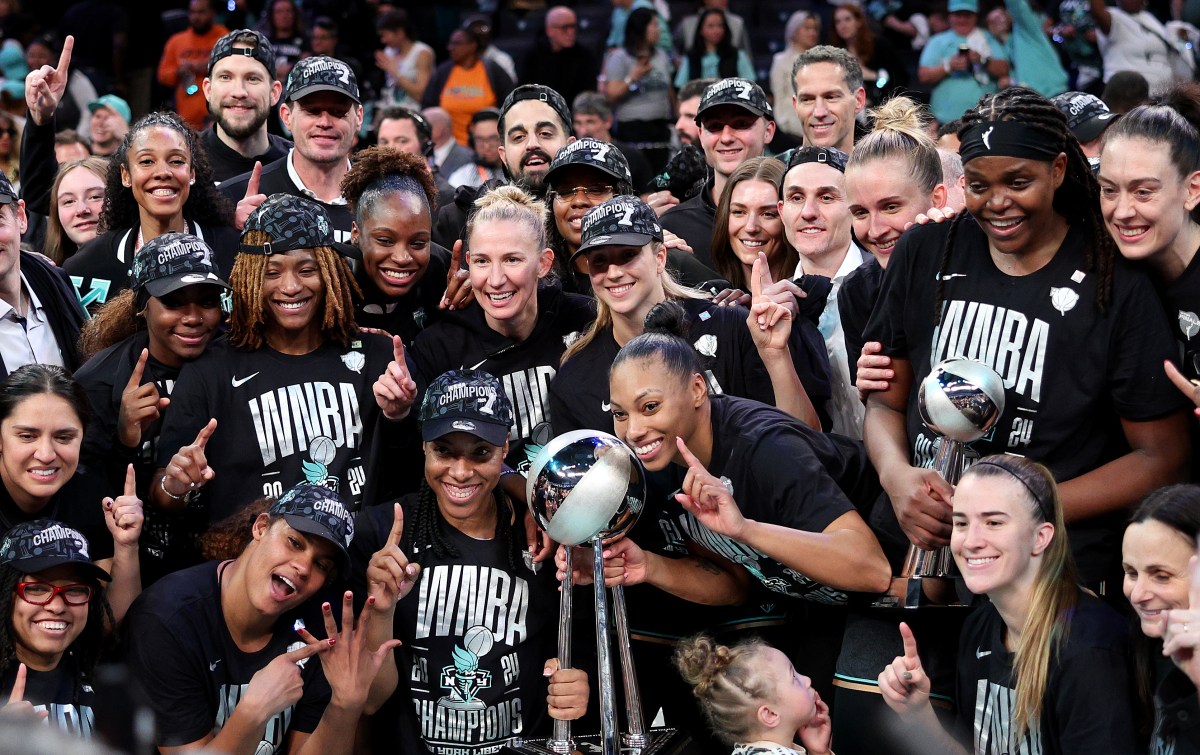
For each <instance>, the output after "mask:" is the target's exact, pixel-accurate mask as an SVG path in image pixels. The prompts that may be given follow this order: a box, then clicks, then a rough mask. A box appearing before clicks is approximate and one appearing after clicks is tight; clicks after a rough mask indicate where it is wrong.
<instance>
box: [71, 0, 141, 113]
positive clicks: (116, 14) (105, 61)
mask: <svg viewBox="0 0 1200 755" xmlns="http://www.w3.org/2000/svg"><path fill="white" fill-rule="evenodd" d="M59 31H60V32H62V36H63V38H64V39H65V38H66V37H67V36H74V37H75V50H74V52H73V53H72V61H73V63H72V66H73V67H74V69H75V70H77V71H79V72H81V73H82V74H83V75H84V76H87V77H88V80H90V81H91V82H92V86H94V87H95V88H96V92H97V93H99V94H107V93H109V92H116V93H118V94H120V93H122V91H123V90H124V88H125V52H126V45H127V43H128V31H129V17H128V16H127V15H126V13H125V8H124V7H123V6H122V4H121V3H119V2H117V0H80V2H78V3H75V4H74V5H72V6H71V7H70V8H68V9H67V11H66V12H65V13H63V18H62V23H61V24H60V25H59Z"/></svg>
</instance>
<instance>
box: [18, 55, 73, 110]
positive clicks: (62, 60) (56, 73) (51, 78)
mask: <svg viewBox="0 0 1200 755" xmlns="http://www.w3.org/2000/svg"><path fill="white" fill-rule="evenodd" d="M74 49H75V38H74V37H72V36H70V35H67V38H66V39H64V40H63V48H62V54H60V55H59V56H58V67H57V68H51V67H50V66H48V65H45V66H42V67H41V68H39V69H37V70H36V71H30V72H29V73H28V74H27V75H26V76H25V106H26V107H28V108H29V115H30V117H31V118H33V122H34V123H36V124H38V125H39V126H41V125H45V124H47V123H49V122H50V119H51V118H53V117H54V112H55V111H56V110H58V103H60V102H62V98H63V94H64V93H65V92H66V91H67V80H68V79H69V78H70V76H71V51H72V50H74Z"/></svg>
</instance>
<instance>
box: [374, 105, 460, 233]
mask: <svg viewBox="0 0 1200 755" xmlns="http://www.w3.org/2000/svg"><path fill="white" fill-rule="evenodd" d="M442 112H443V113H445V111H442ZM447 120H448V119H447ZM444 128H446V129H449V125H448V124H447V125H445V126H444ZM434 133H435V131H434V127H433V124H432V123H431V122H430V120H429V119H428V118H426V117H425V115H423V114H422V113H419V112H417V111H416V110H411V109H409V108H406V107H404V106H403V105H388V106H387V107H385V108H383V109H382V110H381V111H380V115H379V128H378V130H377V131H376V137H377V143H378V145H379V146H380V147H388V148H391V149H394V150H397V151H399V152H407V153H409V154H410V155H416V156H417V157H420V158H422V159H424V160H425V165H426V167H428V168H429V170H430V172H431V173H432V174H433V180H434V183H435V184H436V185H437V192H438V196H437V206H438V207H443V206H445V205H446V204H449V203H450V202H453V201H454V187H453V186H451V185H450V184H449V183H447V181H446V179H445V177H443V176H442V173H441V171H439V170H438V167H437V165H436V163H435V162H434V143H435V140H434ZM450 142H451V143H452V144H453V143H454V140H453V139H451V140H450ZM463 151H464V152H467V154H468V159H470V156H471V153H470V151H469V150H467V149H466V148H463ZM433 210H434V211H435V212H436V211H437V207H434V208H433Z"/></svg>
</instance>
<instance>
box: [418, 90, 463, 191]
mask: <svg viewBox="0 0 1200 755" xmlns="http://www.w3.org/2000/svg"><path fill="white" fill-rule="evenodd" d="M421 115H423V116H425V120H427V121H429V127H430V128H431V129H432V130H433V134H432V137H433V154H432V155H431V156H430V161H431V162H432V164H433V166H434V167H436V168H437V169H438V170H440V171H441V172H442V173H444V174H445V175H447V176H448V175H450V174H451V173H453V172H454V171H456V170H458V169H459V168H461V167H462V166H464V165H467V164H468V163H470V162H471V161H472V160H474V159H475V154H474V153H473V152H472V151H471V150H470V149H468V148H466V147H464V146H463V145H462V144H460V143H459V142H458V141H457V140H456V139H455V138H454V124H453V123H452V121H451V119H450V114H449V113H447V112H446V111H445V110H444V109H442V108H440V107H428V108H425V109H424V110H422V111H421ZM468 125H469V124H468ZM467 138H468V139H469V138H470V132H468V134H467Z"/></svg>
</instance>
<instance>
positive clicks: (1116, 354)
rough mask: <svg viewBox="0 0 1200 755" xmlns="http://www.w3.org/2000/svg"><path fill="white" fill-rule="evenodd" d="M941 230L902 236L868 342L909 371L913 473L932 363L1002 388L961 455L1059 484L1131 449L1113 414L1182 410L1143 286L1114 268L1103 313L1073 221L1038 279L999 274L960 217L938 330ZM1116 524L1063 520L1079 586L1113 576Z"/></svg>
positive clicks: (921, 459) (927, 455) (1167, 344)
mask: <svg viewBox="0 0 1200 755" xmlns="http://www.w3.org/2000/svg"><path fill="white" fill-rule="evenodd" d="M948 232H949V227H948V226H947V225H945V224H933V225H926V226H919V227H916V228H913V229H911V230H910V231H908V232H907V233H905V234H904V235H903V236H902V237H901V238H900V242H899V243H898V244H897V245H896V249H895V251H894V252H893V253H892V260H891V262H890V263H889V264H888V269H887V275H885V276H884V280H883V288H882V290H881V291H880V293H879V302H878V304H877V306H876V308H875V312H874V314H872V316H871V320H870V322H869V324H868V326H867V332H866V334H865V336H864V337H865V338H866V340H868V341H879V342H880V343H882V344H883V353H885V354H887V355H888V356H894V357H905V358H907V359H908V360H910V362H911V363H912V369H913V375H914V380H913V384H912V389H911V391H910V393H909V397H908V438H909V445H910V447H912V449H913V464H914V465H915V466H918V467H928V466H929V465H930V464H931V463H932V461H933V455H934V442H935V440H936V437H937V436H935V435H934V434H933V432H932V431H930V430H929V429H928V428H926V427H925V426H924V424H922V422H921V417H920V413H919V412H918V411H917V391H918V389H919V388H920V383H921V381H922V380H923V379H924V377H925V376H926V375H927V374H928V373H929V371H930V369H931V368H932V366H933V365H934V364H936V363H938V362H940V361H942V360H943V359H946V358H948V357H966V358H970V359H978V360H980V361H983V362H984V363H986V364H988V365H990V366H991V367H992V368H993V369H995V370H996V371H997V372H998V373H999V374H1000V375H1001V377H1002V378H1004V383H1005V408H1004V413H1003V414H1002V415H1001V417H1000V420H999V421H998V422H997V423H996V426H995V427H994V428H993V429H992V431H991V432H990V433H989V434H988V435H987V436H986V437H984V438H982V439H980V440H978V441H976V442H975V443H972V444H971V445H970V451H971V453H974V454H978V455H980V456H984V455H987V454H990V453H1004V452H1011V453H1017V454H1021V455H1023V456H1028V457H1029V458H1031V459H1034V460H1035V461H1038V462H1041V463H1042V464H1045V465H1046V466H1047V467H1049V468H1050V471H1052V472H1053V473H1054V476H1055V478H1056V479H1057V480H1059V481H1060V482H1061V481H1064V480H1070V479H1072V478H1074V477H1078V476H1079V475H1082V474H1084V473H1086V472H1089V471H1091V470H1093V469H1096V468H1097V467H1099V466H1102V465H1103V464H1105V463H1107V462H1109V461H1111V460H1113V459H1115V458H1117V457H1119V456H1121V455H1123V454H1125V453H1128V450H1129V446H1128V444H1127V442H1126V440H1125V436H1124V433H1123V432H1122V429H1121V425H1120V419H1121V418H1125V419H1129V420H1150V419H1155V418H1158V417H1161V416H1163V415H1165V414H1167V413H1170V412H1173V411H1176V410H1178V409H1180V408H1181V407H1182V406H1183V405H1184V403H1185V402H1184V401H1183V397H1182V396H1181V395H1180V394H1179V392H1178V391H1176V390H1175V388H1174V386H1172V385H1171V384H1170V382H1169V381H1168V380H1167V379H1166V375H1164V374H1163V370H1162V363H1163V360H1164V359H1166V358H1167V357H1169V356H1170V355H1171V354H1173V353H1174V351H1175V344H1174V343H1173V342H1172V341H1171V334H1170V332H1169V330H1168V328H1167V323H1166V321H1165V319H1164V318H1163V317H1162V307H1161V305H1160V304H1158V301H1157V297H1156V295H1155V292H1154V288H1153V286H1152V285H1151V283H1150V281H1149V279H1148V278H1147V277H1146V275H1145V274H1144V273H1142V272H1141V271H1139V270H1137V269H1135V268H1134V267H1132V266H1130V265H1129V264H1127V263H1126V262H1125V261H1124V260H1123V259H1120V258H1118V259H1117V260H1116V263H1115V264H1116V269H1115V270H1114V272H1113V282H1112V296H1111V300H1110V302H1109V304H1108V310H1107V312H1106V313H1104V314H1101V313H1100V311H1099V310H1098V309H1097V307H1096V287H1097V282H1098V281H1097V278H1098V276H1097V275H1096V274H1095V273H1085V272H1084V268H1085V266H1086V263H1085V258H1084V252H1085V250H1084V245H1085V243H1086V239H1087V235H1086V232H1085V229H1084V228H1083V227H1082V226H1080V225H1079V224H1075V225H1072V226H1071V228H1070V230H1069V232H1068V233H1067V236H1066V239H1065V240H1064V241H1063V244H1062V246H1061V247H1060V248H1059V250H1058V253H1057V254H1055V256H1054V258H1053V259H1052V260H1050V262H1048V263H1047V264H1046V265H1045V266H1044V267H1043V268H1042V269H1040V270H1038V271H1036V272H1034V273H1031V274H1030V275H1025V276H1020V277H1013V276H1009V275H1006V274H1005V273H1002V272H1001V271H1000V270H998V269H997V268H996V265H995V264H994V263H993V262H992V259H991V256H990V254H989V252H988V242H987V237H986V236H985V235H984V232H983V230H982V229H981V228H980V227H979V225H978V224H977V223H976V222H975V221H974V219H973V218H971V217H970V216H969V215H967V216H963V218H962V219H961V220H960V221H959V230H958V235H957V236H956V239H955V249H954V252H953V254H952V255H951V257H950V261H949V263H948V267H947V269H946V271H945V273H944V274H943V275H942V283H943V291H944V304H943V310H942V321H941V325H940V326H937V327H935V326H934V325H933V311H934V301H935V290H936V287H937V283H938V280H937V279H938V275H939V266H940V264H941V256H942V249H943V248H944V246H945V240H946V235H947V234H948ZM1131 504H1132V502H1131ZM1123 528H1124V515H1123V514H1122V513H1121V512H1113V513H1111V514H1108V515H1105V516H1099V517H1093V518H1091V519H1088V520H1086V521H1083V522H1073V523H1072V524H1071V526H1070V527H1069V532H1070V539H1071V548H1072V551H1073V552H1074V554H1075V559H1076V563H1077V564H1078V565H1079V568H1080V572H1081V577H1082V579H1083V580H1084V581H1085V582H1087V583H1094V582H1098V581H1099V580H1102V579H1104V578H1105V576H1107V573H1108V572H1111V571H1112V570H1113V568H1114V567H1115V564H1116V561H1115V559H1116V558H1117V557H1118V554H1119V553H1120V533H1121V531H1122V530H1123Z"/></svg>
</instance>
